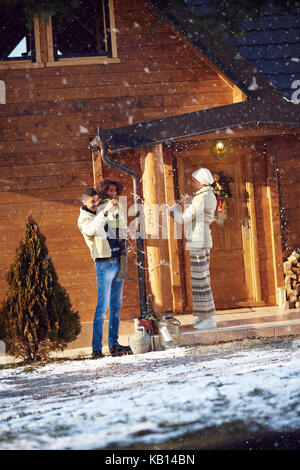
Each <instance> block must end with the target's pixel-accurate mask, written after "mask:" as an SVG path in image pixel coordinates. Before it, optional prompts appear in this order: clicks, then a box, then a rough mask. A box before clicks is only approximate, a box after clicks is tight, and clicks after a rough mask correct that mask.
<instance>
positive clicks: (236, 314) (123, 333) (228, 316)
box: [64, 306, 300, 355]
mask: <svg viewBox="0 0 300 470" xmlns="http://www.w3.org/2000/svg"><path fill="white" fill-rule="evenodd" d="M174 316H175V318H177V319H178V320H179V321H180V323H181V325H180V327H179V331H180V345H181V346H194V345H197V344H203V345H204V344H207V345H208V344H217V343H225V342H229V341H236V340H243V339H251V338H277V337H281V336H297V335H300V309H290V310H282V309H280V308H279V307H278V306H272V307H256V308H252V307H250V308H240V309H232V310H219V311H218V310H217V317H216V319H217V328H216V329H212V330H203V331H201V330H196V329H194V327H193V315H192V314H181V315H180V314H179V315H176V314H175V315H174ZM137 317H138V315H137ZM107 323H108V321H107V320H106V321H105V325H104V331H103V333H104V348H103V352H104V354H105V353H106V354H107V349H108V348H107V346H106V344H107V327H108V325H107ZM82 328H83V331H82V334H83V335H84V336H85V337H86V338H85V340H86V342H87V343H88V344H89V343H90V342H91V339H90V338H88V336H90V335H91V330H92V324H91V323H83V324H82ZM132 333H134V322H133V319H124V320H121V322H120V330H119V342H120V344H126V345H127V344H128V337H129V335H130V334H132ZM154 341H155V347H156V348H157V349H159V338H158V335H155V336H154ZM76 343H77V344H76ZM87 343H86V344H87ZM71 347H72V350H71V349H70V350H69V351H68V354H70V353H72V354H78V353H83V354H84V353H90V351H91V348H90V347H88V348H80V345H79V341H78V340H77V341H75V342H74V343H72V345H71ZM73 348H74V349H73ZM64 354H66V355H68V354H67V351H66V352H65V353H64Z"/></svg>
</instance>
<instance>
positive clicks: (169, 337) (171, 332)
mask: <svg viewBox="0 0 300 470" xmlns="http://www.w3.org/2000/svg"><path fill="white" fill-rule="evenodd" d="M156 324H157V328H158V335H159V344H160V347H161V348H162V349H171V348H176V347H177V346H179V345H180V333H179V325H180V321H179V320H177V318H174V317H173V316H172V315H165V316H164V317H162V319H161V320H159V321H158V322H157V323H156Z"/></svg>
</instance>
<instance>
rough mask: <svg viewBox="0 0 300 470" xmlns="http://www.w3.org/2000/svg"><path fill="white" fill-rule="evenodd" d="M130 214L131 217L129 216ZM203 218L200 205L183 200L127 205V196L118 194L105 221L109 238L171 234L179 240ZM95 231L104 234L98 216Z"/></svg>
mask: <svg viewBox="0 0 300 470" xmlns="http://www.w3.org/2000/svg"><path fill="white" fill-rule="evenodd" d="M105 206H106V204H103V205H101V206H99V207H98V210H97V213H98V214H99V213H103V212H104V209H105ZM116 210H117V212H116ZM132 217H133V219H132V220H129V219H131V218H132ZM203 218H204V213H203V208H202V207H199V208H196V207H195V206H193V205H192V204H190V203H187V202H184V204H183V205H181V204H180V203H178V202H177V203H175V204H174V205H172V206H170V205H169V204H142V203H137V204H133V205H131V206H130V207H129V208H128V209H127V197H126V196H120V198H119V205H118V209H112V210H111V211H110V212H109V214H108V218H107V222H108V225H109V227H110V234H109V237H110V238H120V239H128V238H131V239H137V238H142V239H148V238H151V239H156V240H159V239H169V238H170V237H172V238H173V237H174V239H177V240H181V239H182V238H183V234H184V235H185V237H186V238H190V236H191V232H192V230H193V229H194V227H195V226H196V225H197V224H202V222H203ZM117 228H118V229H119V231H118V235H117V231H116V229H117ZM96 233H97V236H98V237H99V238H103V239H104V238H106V235H107V234H106V231H105V230H104V227H103V223H102V222H101V219H100V218H99V225H98V226H97V228H96Z"/></svg>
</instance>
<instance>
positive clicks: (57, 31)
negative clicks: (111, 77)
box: [52, 0, 110, 60]
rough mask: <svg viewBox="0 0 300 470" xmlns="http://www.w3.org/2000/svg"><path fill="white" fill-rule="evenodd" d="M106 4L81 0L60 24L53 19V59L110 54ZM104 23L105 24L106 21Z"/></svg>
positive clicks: (99, 1) (91, 0)
mask: <svg viewBox="0 0 300 470" xmlns="http://www.w3.org/2000/svg"><path fill="white" fill-rule="evenodd" d="M107 18H108V2H107V1H106V0H105V1H103V0H81V1H80V2H79V6H78V8H76V9H75V10H73V12H72V13H71V14H70V17H68V18H65V19H64V21H63V22H61V21H59V19H56V18H55V15H54V16H53V17H52V28H53V44H54V56H55V59H56V60H57V59H59V58H63V57H85V56H97V55H100V56H103V55H108V54H109V53H110V39H109V38H110V34H109V24H108V23H107ZM105 19H106V21H105Z"/></svg>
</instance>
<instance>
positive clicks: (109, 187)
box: [97, 179, 133, 281]
mask: <svg viewBox="0 0 300 470" xmlns="http://www.w3.org/2000/svg"><path fill="white" fill-rule="evenodd" d="M122 189H123V188H122V185H121V183H119V182H118V181H114V180H110V179H104V180H103V181H101V183H100V184H99V185H98V186H97V192H98V195H99V198H100V205H99V207H100V206H102V205H105V204H107V203H108V201H109V200H111V199H116V197H117V196H119V195H120V194H121V191H122ZM120 212H121V217H122V207H120V206H119V208H118V209H116V210H115V211H112V212H111V214H110V217H109V218H108V225H109V226H110V227H111V228H112V229H115V230H116V235H117V238H118V235H119V228H120V225H121V227H122V228H125V227H124V224H123V223H122V220H120V216H119V213H120ZM120 222H121V223H120ZM119 242H120V244H121V246H122V254H121V256H120V270H119V272H118V277H121V278H122V279H126V280H129V281H133V278H132V277H130V276H129V274H128V272H127V256H126V253H127V249H126V241H125V240H124V239H121V240H119Z"/></svg>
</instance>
